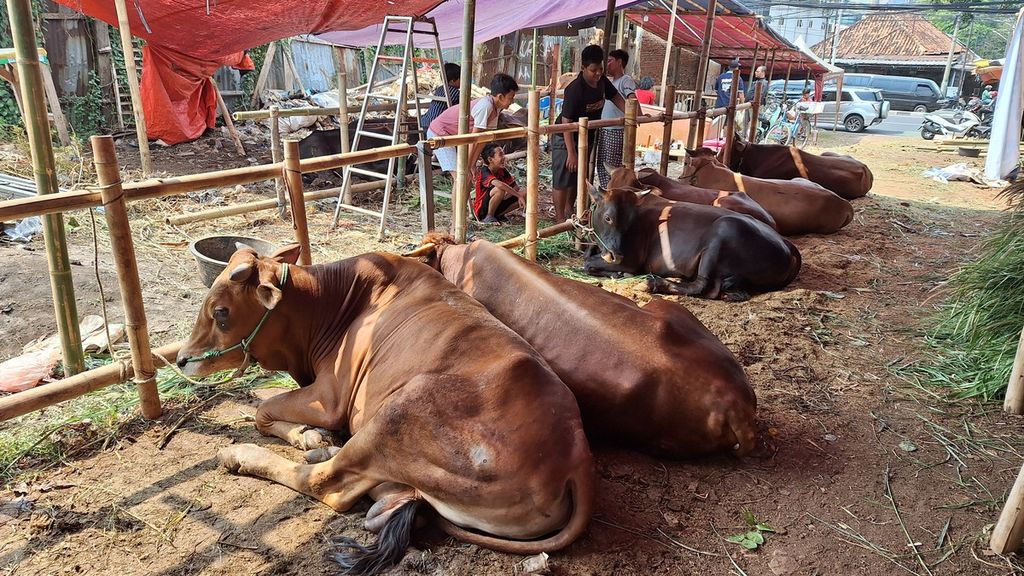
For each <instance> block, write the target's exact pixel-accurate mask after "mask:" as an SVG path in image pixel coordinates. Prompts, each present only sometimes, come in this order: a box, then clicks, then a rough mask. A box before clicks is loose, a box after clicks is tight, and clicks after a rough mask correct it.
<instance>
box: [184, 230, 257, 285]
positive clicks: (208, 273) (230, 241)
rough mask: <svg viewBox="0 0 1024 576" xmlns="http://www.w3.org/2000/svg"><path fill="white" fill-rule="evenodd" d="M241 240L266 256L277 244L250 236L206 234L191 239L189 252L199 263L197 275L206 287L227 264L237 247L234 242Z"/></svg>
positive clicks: (211, 283)
mask: <svg viewBox="0 0 1024 576" xmlns="http://www.w3.org/2000/svg"><path fill="white" fill-rule="evenodd" d="M237 242H241V243H242V244H245V245H247V246H250V247H252V248H253V249H254V250H256V253H257V254H259V255H261V256H267V255H270V254H272V253H273V252H274V251H275V250H277V246H275V245H273V244H271V243H270V242H267V241H266V240H260V239H259V238H252V237H250V236H207V237H205V238H200V239H198V240H195V241H193V242H192V243H190V244H189V245H188V250H189V252H191V253H192V257H193V258H195V259H196V264H198V265H199V276H200V277H201V278H202V280H203V284H205V285H206V287H207V288H209V287H210V286H213V282H214V281H215V280H216V279H217V276H219V275H220V273H221V272H222V271H223V270H224V268H225V267H226V266H227V265H228V260H230V259H231V255H232V254H234V253H235V250H236V249H237V248H236V246H235V243H237Z"/></svg>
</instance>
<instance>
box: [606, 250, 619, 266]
mask: <svg viewBox="0 0 1024 576" xmlns="http://www.w3.org/2000/svg"><path fill="white" fill-rule="evenodd" d="M601 259H602V260H604V261H605V262H607V263H609V264H618V263H619V262H620V261H622V257H621V256H620V255H618V254H616V253H615V252H605V253H603V254H601Z"/></svg>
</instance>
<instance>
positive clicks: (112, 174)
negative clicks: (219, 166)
mask: <svg viewBox="0 0 1024 576" xmlns="http://www.w3.org/2000/svg"><path fill="white" fill-rule="evenodd" d="M89 140H90V142H91V143H92V157H93V165H94V166H95V167H96V180H97V182H98V183H99V185H100V194H101V195H102V196H103V207H104V208H105V209H104V211H103V213H104V215H105V216H106V218H107V229H108V230H109V231H110V248H111V251H112V252H113V253H114V264H115V265H116V266H117V280H118V283H119V284H120V286H121V305H122V306H124V320H125V322H124V327H125V333H126V334H127V336H128V344H129V346H130V347H131V351H132V369H133V371H134V372H135V385H136V386H138V388H139V403H140V407H141V408H142V415H143V416H145V417H146V418H149V419H150V420H152V419H155V418H159V417H160V415H161V414H162V413H163V409H162V408H161V407H160V394H159V393H158V392H157V389H156V367H155V366H154V365H153V352H152V350H151V349H150V347H149V331H148V327H147V323H146V309H145V307H144V306H143V303H142V282H141V281H140V280H139V264H138V262H136V260H135V245H134V242H133V241H132V228H131V224H130V223H129V221H128V208H127V202H126V201H125V198H124V190H122V189H121V171H120V169H119V168H118V166H117V153H116V152H115V151H114V139H113V138H111V137H110V136H93V137H91V138H90V139H89Z"/></svg>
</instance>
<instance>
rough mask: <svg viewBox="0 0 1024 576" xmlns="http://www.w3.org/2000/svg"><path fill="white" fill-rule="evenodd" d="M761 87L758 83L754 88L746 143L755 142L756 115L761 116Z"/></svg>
mask: <svg viewBox="0 0 1024 576" xmlns="http://www.w3.org/2000/svg"><path fill="white" fill-rule="evenodd" d="M762 87H763V85H762V84H761V83H760V82H759V83H758V84H757V85H756V86H754V102H753V105H752V106H751V107H750V118H751V119H750V130H749V131H748V133H747V141H748V142H757V125H758V119H757V117H758V115H759V114H761V88H762Z"/></svg>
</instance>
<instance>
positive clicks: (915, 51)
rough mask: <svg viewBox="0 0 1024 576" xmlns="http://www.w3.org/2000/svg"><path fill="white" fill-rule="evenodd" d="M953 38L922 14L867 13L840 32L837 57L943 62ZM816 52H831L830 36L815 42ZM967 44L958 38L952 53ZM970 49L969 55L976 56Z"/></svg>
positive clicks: (960, 50) (964, 48)
mask: <svg viewBox="0 0 1024 576" xmlns="http://www.w3.org/2000/svg"><path fill="white" fill-rule="evenodd" d="M951 41H952V38H951V37H950V36H949V35H948V34H946V33H945V32H943V31H942V30H939V29H938V28H936V27H935V25H934V24H932V23H931V22H929V21H928V20H927V19H926V18H925V17H924V16H921V15H920V14H914V13H907V12H883V13H880V14H870V15H868V16H865V17H864V18H863V19H861V21H860V22H857V23H856V24H854V25H853V26H850V27H849V28H847V29H845V30H841V31H840V32H839V42H838V44H837V46H836V59H843V60H858V59H873V60H892V61H900V62H928V61H937V60H941V61H942V62H945V59H946V55H947V54H948V53H949V47H950V43H951ZM812 50H813V51H814V52H815V53H819V54H820V53H826V54H828V53H831V52H832V37H831V36H829V37H827V38H825V40H823V41H822V42H820V43H818V44H817V45H815V46H814V47H813V48H812ZM965 50H967V47H966V46H964V45H963V44H961V43H960V42H957V45H956V48H955V49H954V53H955V54H962V53H963V52H964V51H965ZM976 58H977V56H976V55H975V54H974V53H973V52H971V53H969V54H968V59H969V60H971V59H976Z"/></svg>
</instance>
